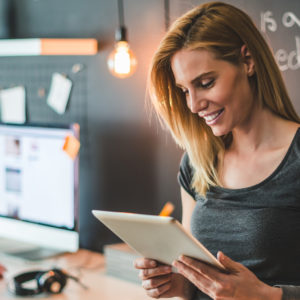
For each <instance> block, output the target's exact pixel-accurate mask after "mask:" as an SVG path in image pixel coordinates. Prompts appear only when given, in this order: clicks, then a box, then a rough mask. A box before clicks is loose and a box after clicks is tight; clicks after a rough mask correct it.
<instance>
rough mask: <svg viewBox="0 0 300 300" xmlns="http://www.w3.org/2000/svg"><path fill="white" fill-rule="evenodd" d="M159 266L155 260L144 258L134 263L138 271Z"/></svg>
mask: <svg viewBox="0 0 300 300" xmlns="http://www.w3.org/2000/svg"><path fill="white" fill-rule="evenodd" d="M157 265H158V263H157V261H155V260H153V259H148V258H144V257H140V258H137V259H136V260H135V261H134V267H135V268H136V269H149V268H155V267H156V266H157Z"/></svg>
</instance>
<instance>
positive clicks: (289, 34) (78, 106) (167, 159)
mask: <svg viewBox="0 0 300 300" xmlns="http://www.w3.org/2000/svg"><path fill="white" fill-rule="evenodd" d="M201 2H202V1H196V0H195V1H194V0H193V1H192V0H184V1H183V0H182V1H181V0H170V9H171V10H170V16H171V20H174V19H175V18H176V17H177V16H179V15H181V14H182V13H184V12H185V11H187V10H188V9H190V8H192V7H193V6H195V5H197V4H200V3H201ZM228 2H229V3H232V4H235V5H237V6H238V7H241V8H245V9H246V10H247V11H248V12H249V14H250V15H251V16H252V17H253V18H254V20H255V21H256V23H257V24H258V26H260V16H261V13H262V12H266V11H268V10H271V11H273V13H274V16H275V18H276V20H277V22H278V29H277V30H276V31H275V32H271V31H269V30H267V31H266V34H267V35H268V38H269V39H270V42H271V44H272V46H273V45H274V48H275V49H274V52H275V51H277V50H278V49H279V48H284V49H286V51H287V52H289V53H290V52H291V51H294V49H296V44H295V42H294V40H295V37H296V36H299V35H300V34H299V26H298V27H297V25H295V26H292V27H291V28H286V27H284V26H281V25H280V22H281V17H282V14H283V13H284V12H286V11H293V12H294V13H295V14H296V15H297V16H298V18H299V17H300V16H299V1H298V0H289V1H285V2H284V3H283V2H282V1H280V0H278V1H268V0H261V1H238V0H236V1H228ZM124 9H125V24H126V26H127V28H128V35H129V41H130V45H131V47H132V49H133V51H134V53H135V54H136V56H137V59H138V68H137V71H136V73H135V74H134V75H133V76H132V77H130V78H128V79H123V80H121V79H117V78H114V77H112V76H111V75H110V73H109V72H108V70H107V66H106V60H107V57H108V55H109V53H110V51H112V49H113V43H114V31H115V29H116V26H117V23H118V20H117V18H118V14H117V0H111V1H104V0H63V1H61V0H0V22H2V26H0V29H1V30H0V37H10V38H29V37H53V38H55V37H58V38H59V37H61V38H63V37H66V38H68V37H93V38H97V39H98V41H99V46H100V50H99V53H98V54H97V55H95V56H90V57H83V56H76V57H75V56H74V57H26V58H25V57H18V58H3V57H2V58H0V68H1V69H2V70H3V72H2V73H1V74H0V86H1V87H8V86H11V85H17V84H22V83H24V84H25V85H26V91H27V104H28V107H27V110H28V118H29V121H30V122H53V123H68V122H73V121H74V122H79V123H80V125H81V142H82V148H81V153H80V159H81V163H80V242H81V246H82V247H85V248H90V249H95V250H101V249H102V246H103V244H105V243H109V242H112V241H115V240H116V239H115V237H114V236H113V235H112V234H111V233H110V232H108V231H107V230H106V229H105V228H104V227H103V226H102V225H101V224H100V223H99V222H98V221H97V220H95V219H94V217H93V216H92V215H91V213H90V211H91V210H92V209H108V210H119V211H122V210H124V211H134V212H142V213H155V214H156V213H158V212H159V210H160V209H161V208H162V206H163V204H164V203H165V202H166V201H172V202H173V203H174V204H175V205H176V210H175V213H174V216H175V217H177V218H179V219H180V215H181V208H180V197H179V186H178V184H177V179H176V176H177V170H178V163H179V160H180V156H181V154H182V152H181V150H179V149H178V148H177V147H176V145H175V144H174V142H173V141H172V139H171V137H170V136H169V135H168V134H166V133H164V132H162V131H161V129H160V126H159V124H157V122H156V121H152V123H151V124H150V121H149V115H148V113H147V111H146V109H145V98H146V92H145V90H146V77H147V70H148V66H149V62H150V59H151V56H152V54H153V52H154V51H155V49H156V48H157V46H158V43H159V41H160V39H161V37H162V36H163V34H164V33H165V20H164V1H163V0H142V1H141V0H124ZM7 16H9V18H7ZM299 43H300V42H299ZM299 48H300V45H299ZM299 53H300V49H298V54H299ZM76 63H80V64H82V66H83V69H82V71H81V72H80V73H79V74H77V75H76V74H73V73H72V71H71V69H72V65H74V64H76ZM299 64H300V62H299ZM299 68H300V66H299V67H297V66H296V67H295V68H294V70H291V69H288V70H286V71H284V72H283V74H284V77H285V79H286V80H287V84H288V88H289V89H290V90H291V96H292V98H293V101H294V104H295V106H296V107H297V110H298V112H299V111H300V102H299V101H298V92H299V89H298V86H297V83H298V81H297V78H299V75H300V74H299V72H300V71H299ZM5 70H6V72H5ZM20 70H21V71H20ZM54 71H59V72H64V73H66V74H67V75H68V77H70V78H71V79H72V81H73V83H74V89H73V91H72V95H71V99H70V104H69V107H68V111H67V112H66V114H65V115H64V116H58V115H56V114H55V113H54V112H53V111H52V110H51V109H50V108H49V107H48V106H47V105H46V104H45V100H46V99H45V98H38V97H37V90H38V89H39V88H40V87H42V88H44V89H45V90H46V92H47V89H48V87H49V83H50V78H51V74H52V72H54ZM7 74H10V75H9V76H7Z"/></svg>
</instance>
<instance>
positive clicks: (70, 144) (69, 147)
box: [63, 135, 80, 159]
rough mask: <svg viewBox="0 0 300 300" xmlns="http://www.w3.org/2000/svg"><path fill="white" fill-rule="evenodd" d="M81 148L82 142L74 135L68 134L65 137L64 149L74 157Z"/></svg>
mask: <svg viewBox="0 0 300 300" xmlns="http://www.w3.org/2000/svg"><path fill="white" fill-rule="evenodd" d="M79 148H80V142H79V141H78V140H77V139H76V137H75V136H73V135H68V136H67V137H66V139H65V143H64V146H63V150H64V151H65V152H66V153H67V154H68V155H69V156H70V157H71V158H72V159H75V158H76V156H77V154H78V151H79Z"/></svg>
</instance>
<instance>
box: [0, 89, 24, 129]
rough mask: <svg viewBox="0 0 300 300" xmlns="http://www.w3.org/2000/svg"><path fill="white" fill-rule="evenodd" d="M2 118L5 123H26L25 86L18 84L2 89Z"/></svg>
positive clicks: (0, 94)
mask: <svg viewBox="0 0 300 300" xmlns="http://www.w3.org/2000/svg"><path fill="white" fill-rule="evenodd" d="M0 99H1V120H2V122H4V123H19V124H22V123H25V121H26V112H25V88H24V87H23V86H17V87H14V88H10V89H5V90H1V91H0Z"/></svg>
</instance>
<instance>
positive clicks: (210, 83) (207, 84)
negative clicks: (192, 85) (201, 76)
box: [200, 79, 215, 89]
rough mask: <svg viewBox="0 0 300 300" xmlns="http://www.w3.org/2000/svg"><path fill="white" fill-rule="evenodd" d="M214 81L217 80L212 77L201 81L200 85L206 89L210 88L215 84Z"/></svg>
mask: <svg viewBox="0 0 300 300" xmlns="http://www.w3.org/2000/svg"><path fill="white" fill-rule="evenodd" d="M214 82H215V80H214V79H212V80H209V81H205V82H202V83H200V86H201V87H202V88H204V89H207V88H210V87H211V86H212V85H213V84H214Z"/></svg>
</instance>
